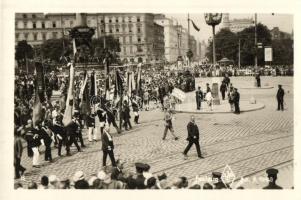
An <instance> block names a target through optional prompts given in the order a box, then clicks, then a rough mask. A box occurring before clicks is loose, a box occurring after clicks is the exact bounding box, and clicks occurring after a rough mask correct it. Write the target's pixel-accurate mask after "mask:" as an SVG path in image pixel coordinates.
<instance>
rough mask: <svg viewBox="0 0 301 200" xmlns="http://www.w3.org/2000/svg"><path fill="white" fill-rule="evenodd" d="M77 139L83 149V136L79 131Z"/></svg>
mask: <svg viewBox="0 0 301 200" xmlns="http://www.w3.org/2000/svg"><path fill="white" fill-rule="evenodd" d="M78 139H79V142H80V145H81V147H84V146H85V144H84V140H83V134H82V132H81V131H80V132H79V133H78Z"/></svg>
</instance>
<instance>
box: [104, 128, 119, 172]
mask: <svg viewBox="0 0 301 200" xmlns="http://www.w3.org/2000/svg"><path fill="white" fill-rule="evenodd" d="M101 142H102V152H103V159H102V166H104V167H105V166H106V165H107V156H108V155H109V156H110V159H111V162H112V166H113V167H116V162H115V156H114V151H113V150H114V143H113V137H112V136H111V134H110V128H109V127H108V126H106V127H105V129H104V131H103V134H102V136H101Z"/></svg>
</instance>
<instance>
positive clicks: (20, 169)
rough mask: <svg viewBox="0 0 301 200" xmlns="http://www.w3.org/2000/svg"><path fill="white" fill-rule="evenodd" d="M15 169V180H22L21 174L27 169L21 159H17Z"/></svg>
mask: <svg viewBox="0 0 301 200" xmlns="http://www.w3.org/2000/svg"><path fill="white" fill-rule="evenodd" d="M14 167H15V178H20V172H21V173H22V174H23V172H24V171H25V168H24V167H23V166H22V165H21V159H20V158H17V157H15V163H14Z"/></svg>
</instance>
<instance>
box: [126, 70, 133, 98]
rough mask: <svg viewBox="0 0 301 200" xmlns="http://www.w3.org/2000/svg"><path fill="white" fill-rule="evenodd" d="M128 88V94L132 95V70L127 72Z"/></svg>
mask: <svg viewBox="0 0 301 200" xmlns="http://www.w3.org/2000/svg"><path fill="white" fill-rule="evenodd" d="M127 89H128V96H131V95H132V72H127Z"/></svg>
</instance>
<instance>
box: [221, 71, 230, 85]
mask: <svg viewBox="0 0 301 200" xmlns="http://www.w3.org/2000/svg"><path fill="white" fill-rule="evenodd" d="M222 82H224V83H225V84H226V86H227V87H229V84H230V78H229V75H228V74H227V73H226V74H225V77H224V79H223V81H222Z"/></svg>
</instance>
